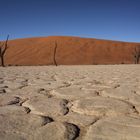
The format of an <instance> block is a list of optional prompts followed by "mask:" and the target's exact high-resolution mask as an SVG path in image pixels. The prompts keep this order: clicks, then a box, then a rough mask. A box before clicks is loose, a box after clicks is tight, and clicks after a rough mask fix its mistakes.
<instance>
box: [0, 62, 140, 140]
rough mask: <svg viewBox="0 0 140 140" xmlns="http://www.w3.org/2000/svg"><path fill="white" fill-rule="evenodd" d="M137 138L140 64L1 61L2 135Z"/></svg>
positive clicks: (14, 138) (37, 139)
mask: <svg viewBox="0 0 140 140" xmlns="http://www.w3.org/2000/svg"><path fill="white" fill-rule="evenodd" d="M139 139H140V66H139V65H94V66H92V65H89V66H85V65H83V66H58V67H55V66H21V67H16V66H15V67H14V66H12V67H5V68H2V67H0V140H139Z"/></svg>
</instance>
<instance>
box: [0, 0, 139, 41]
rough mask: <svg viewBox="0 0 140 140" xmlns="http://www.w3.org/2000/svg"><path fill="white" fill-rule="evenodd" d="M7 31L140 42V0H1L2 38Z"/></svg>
mask: <svg viewBox="0 0 140 140" xmlns="http://www.w3.org/2000/svg"><path fill="white" fill-rule="evenodd" d="M7 34H10V39H15V38H28V37H39V36H55V35H61V36H80V37H88V38H98V39H109V40H120V41H129V42H140V0H0V40H3V39H5V38H6V35H7Z"/></svg>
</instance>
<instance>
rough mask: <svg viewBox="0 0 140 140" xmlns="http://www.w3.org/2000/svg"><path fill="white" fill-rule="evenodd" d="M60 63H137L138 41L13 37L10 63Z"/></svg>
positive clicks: (7, 60) (8, 53) (10, 46)
mask: <svg viewBox="0 0 140 140" xmlns="http://www.w3.org/2000/svg"><path fill="white" fill-rule="evenodd" d="M55 42H57V45H58V48H57V54H56V60H57V63H58V64H59V65H80V64H91V65H92V64H122V63H126V64H129V63H134V58H133V55H132V52H133V50H134V47H135V46H137V45H140V44H138V43H125V42H117V41H107V40H97V39H88V38H79V37H62V36H61V37H60V36H53V37H42V38H28V39H16V40H11V41H9V49H8V50H7V52H6V56H5V62H6V64H7V65H53V64H54V62H53V52H54V47H55Z"/></svg>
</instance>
